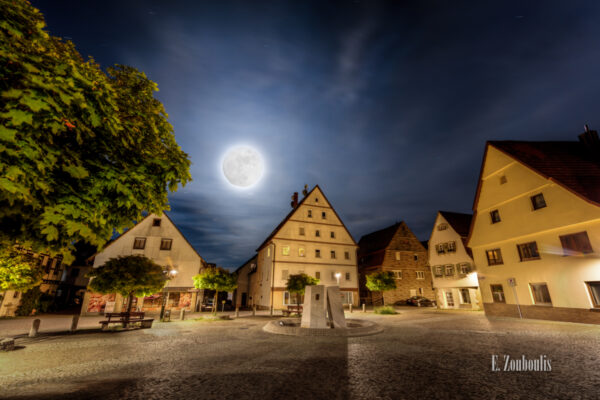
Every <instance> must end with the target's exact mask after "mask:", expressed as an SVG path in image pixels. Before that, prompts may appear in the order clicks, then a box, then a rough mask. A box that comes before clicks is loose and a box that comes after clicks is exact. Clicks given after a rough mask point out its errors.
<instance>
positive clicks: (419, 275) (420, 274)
mask: <svg viewBox="0 0 600 400" xmlns="http://www.w3.org/2000/svg"><path fill="white" fill-rule="evenodd" d="M417 279H425V271H417Z"/></svg>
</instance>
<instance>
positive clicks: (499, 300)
mask: <svg viewBox="0 0 600 400" xmlns="http://www.w3.org/2000/svg"><path fill="white" fill-rule="evenodd" d="M579 139H580V140H579V141H572V142H520V141H494V142H488V143H487V145H486V149H485V155H484V159H483V165H482V168H481V174H480V178H479V185H478V188H477V194H476V197H475V202H474V205H473V211H474V218H473V223H472V226H471V232H470V236H469V240H468V246H469V247H470V248H471V249H472V251H473V258H474V261H475V264H476V265H477V270H478V275H479V284H480V288H481V294H482V298H483V303H484V308H485V312H486V314H488V315H501V316H512V317H519V315H522V316H523V318H536V319H550V320H559V321H571V322H585V323H600V258H599V257H598V256H599V252H600V157H599V155H600V150H599V149H600V141H599V140H598V134H597V133H596V132H595V131H589V130H588V129H587V126H586V132H585V133H583V134H581V135H580V136H579Z"/></svg>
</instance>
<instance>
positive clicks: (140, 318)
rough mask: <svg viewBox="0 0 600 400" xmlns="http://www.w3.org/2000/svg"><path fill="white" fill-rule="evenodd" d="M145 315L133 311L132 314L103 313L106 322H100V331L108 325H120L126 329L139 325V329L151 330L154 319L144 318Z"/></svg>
mask: <svg viewBox="0 0 600 400" xmlns="http://www.w3.org/2000/svg"><path fill="white" fill-rule="evenodd" d="M145 315H146V313H144V312H139V311H133V312H129V313H127V312H120V313H105V314H104V316H105V317H106V320H104V321H100V322H99V323H100V324H101V325H102V330H103V331H105V330H106V329H107V328H108V325H109V324H122V325H123V328H127V326H128V325H130V324H137V323H139V324H140V327H141V328H152V322H153V321H154V318H144V316H145Z"/></svg>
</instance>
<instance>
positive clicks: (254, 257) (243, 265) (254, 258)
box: [233, 254, 258, 274]
mask: <svg viewBox="0 0 600 400" xmlns="http://www.w3.org/2000/svg"><path fill="white" fill-rule="evenodd" d="M257 257H258V254H255V255H253V256H252V257H250V258H249V259H248V260H246V262H245V263H243V264H242V265H240V266H239V267H237V268H236V270H235V271H233V272H234V273H235V274H237V273H238V271H239V270H240V269H242V268H244V267H245V266H246V265H247V264H248V263H249V262H250V261H252V260H256V258H257Z"/></svg>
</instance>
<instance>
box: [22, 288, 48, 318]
mask: <svg viewBox="0 0 600 400" xmlns="http://www.w3.org/2000/svg"><path fill="white" fill-rule="evenodd" d="M41 296H42V292H40V287H39V286H36V287H34V288H33V289H29V290H28V291H26V292H25V293H23V295H22V296H21V303H19V307H18V308H17V311H16V312H15V314H16V315H19V316H27V315H31V312H32V311H33V310H37V309H38V303H39V300H40V297H41Z"/></svg>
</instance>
